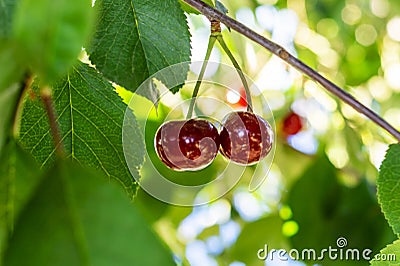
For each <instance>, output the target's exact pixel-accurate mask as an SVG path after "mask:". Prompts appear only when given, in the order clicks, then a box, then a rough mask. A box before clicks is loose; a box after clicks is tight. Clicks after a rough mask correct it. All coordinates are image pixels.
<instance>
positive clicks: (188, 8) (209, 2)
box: [179, 0, 215, 15]
mask: <svg viewBox="0 0 400 266" xmlns="http://www.w3.org/2000/svg"><path fill="white" fill-rule="evenodd" d="M202 1H203V2H204V3H206V4H207V5H209V6H212V7H215V4H214V1H213V0H202ZM179 3H180V4H181V7H182V9H183V11H185V12H186V13H189V14H190V13H192V14H196V15H198V14H201V13H200V12H199V11H198V10H197V9H195V8H193V7H192V6H190V5H188V4H186V2H185V1H183V0H179Z"/></svg>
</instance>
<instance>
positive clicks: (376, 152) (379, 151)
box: [369, 141, 388, 169]
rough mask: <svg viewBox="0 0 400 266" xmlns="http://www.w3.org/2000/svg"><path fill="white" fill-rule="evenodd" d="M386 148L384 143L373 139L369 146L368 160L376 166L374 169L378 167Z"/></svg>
mask: <svg viewBox="0 0 400 266" xmlns="http://www.w3.org/2000/svg"><path fill="white" fill-rule="evenodd" d="M387 148H388V146H387V144H386V143H382V142H378V141H375V142H374V143H373V144H372V145H371V146H370V147H369V160H370V161H371V163H372V164H373V165H374V166H375V167H376V169H379V167H380V166H381V163H382V161H383V159H384V158H385V154H386V150H387Z"/></svg>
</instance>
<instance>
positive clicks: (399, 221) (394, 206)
mask: <svg viewBox="0 0 400 266" xmlns="http://www.w3.org/2000/svg"><path fill="white" fill-rule="evenodd" d="M377 185H378V199H379V203H380V204H381V207H382V211H383V213H384V214H385V217H386V219H387V220H388V222H389V224H390V226H391V227H392V228H393V231H394V232H395V233H396V234H400V144H392V145H390V146H389V150H388V151H387V153H386V158H385V160H384V161H383V162H382V165H381V168H380V173H379V178H378V180H377Z"/></svg>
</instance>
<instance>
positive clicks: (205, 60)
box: [186, 34, 217, 119]
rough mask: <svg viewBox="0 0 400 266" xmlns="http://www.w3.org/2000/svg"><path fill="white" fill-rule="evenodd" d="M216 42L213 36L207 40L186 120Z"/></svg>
mask: <svg viewBox="0 0 400 266" xmlns="http://www.w3.org/2000/svg"><path fill="white" fill-rule="evenodd" d="M216 40H217V38H216V37H215V36H214V35H213V34H211V35H210V38H209V39H208V47H207V52H206V56H205V57H204V61H203V64H202V66H201V70H200V73H199V77H198V78H197V82H196V85H195V86H194V90H193V94H192V99H191V101H190V105H189V109H188V113H187V115H186V119H190V118H192V115H193V110H194V105H195V103H196V98H197V94H198V93H199V89H200V85H201V81H202V80H203V77H204V73H205V72H206V67H207V63H208V59H209V58H210V55H211V51H212V48H213V47H214V44H215V41H216Z"/></svg>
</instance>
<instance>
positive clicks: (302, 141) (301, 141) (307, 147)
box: [288, 130, 318, 154]
mask: <svg viewBox="0 0 400 266" xmlns="http://www.w3.org/2000/svg"><path fill="white" fill-rule="evenodd" d="M288 143H289V145H290V146H292V147H293V148H295V149H296V150H298V151H300V152H302V153H305V154H315V153H316V152H317V150H318V142H317V140H316V139H315V137H314V135H313V134H312V132H311V131H310V130H307V131H302V132H299V133H297V134H296V135H293V136H289V137H288Z"/></svg>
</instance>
